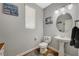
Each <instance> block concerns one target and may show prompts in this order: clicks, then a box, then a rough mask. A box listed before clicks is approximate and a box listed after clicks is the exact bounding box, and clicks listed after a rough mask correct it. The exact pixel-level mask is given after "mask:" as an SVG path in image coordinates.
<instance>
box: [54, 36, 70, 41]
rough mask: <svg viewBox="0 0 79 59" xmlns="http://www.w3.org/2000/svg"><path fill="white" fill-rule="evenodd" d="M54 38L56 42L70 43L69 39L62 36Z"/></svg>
mask: <svg viewBox="0 0 79 59" xmlns="http://www.w3.org/2000/svg"><path fill="white" fill-rule="evenodd" d="M54 38H55V39H58V40H61V41H64V42H68V41H70V38H67V37H62V36H55V37H54Z"/></svg>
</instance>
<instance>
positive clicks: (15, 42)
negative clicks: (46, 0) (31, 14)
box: [0, 3, 43, 56]
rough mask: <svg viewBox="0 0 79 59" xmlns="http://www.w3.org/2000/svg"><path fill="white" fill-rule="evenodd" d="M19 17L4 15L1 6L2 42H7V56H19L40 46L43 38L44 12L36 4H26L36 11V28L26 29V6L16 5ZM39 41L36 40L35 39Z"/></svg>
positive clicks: (0, 28) (0, 6) (0, 26)
mask: <svg viewBox="0 0 79 59" xmlns="http://www.w3.org/2000/svg"><path fill="white" fill-rule="evenodd" d="M14 5H16V6H18V11H19V16H12V15H6V14H3V13H2V4H0V41H5V42H6V49H5V55H9V56H10V55H17V54H18V53H22V52H24V51H26V50H29V49H31V48H33V47H35V46H37V45H38V43H39V42H40V39H41V36H43V21H42V20H43V10H42V9H41V8H40V7H39V6H37V5H36V4H32V3H29V4H26V5H28V6H30V7H32V8H34V9H35V10H36V28H35V29H30V30H29V29H26V28H25V7H24V6H25V4H23V3H16V4H14ZM35 37H36V38H37V40H34V38H35Z"/></svg>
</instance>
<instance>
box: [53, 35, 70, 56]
mask: <svg viewBox="0 0 79 59" xmlns="http://www.w3.org/2000/svg"><path fill="white" fill-rule="evenodd" d="M54 39H57V40H59V52H60V53H61V55H62V56H64V45H65V43H66V42H69V41H70V39H69V38H67V37H64V36H55V37H54Z"/></svg>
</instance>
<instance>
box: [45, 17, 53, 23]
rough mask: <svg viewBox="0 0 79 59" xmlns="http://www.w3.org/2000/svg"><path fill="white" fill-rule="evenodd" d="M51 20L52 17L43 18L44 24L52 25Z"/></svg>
mask: <svg viewBox="0 0 79 59" xmlns="http://www.w3.org/2000/svg"><path fill="white" fill-rule="evenodd" d="M51 18H52V17H47V18H45V24H53V20H52V19H51Z"/></svg>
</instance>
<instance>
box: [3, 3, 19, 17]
mask: <svg viewBox="0 0 79 59" xmlns="http://www.w3.org/2000/svg"><path fill="white" fill-rule="evenodd" d="M3 13H4V14H7V15H13V16H18V7H17V6H16V5H13V4H10V3H3Z"/></svg>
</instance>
